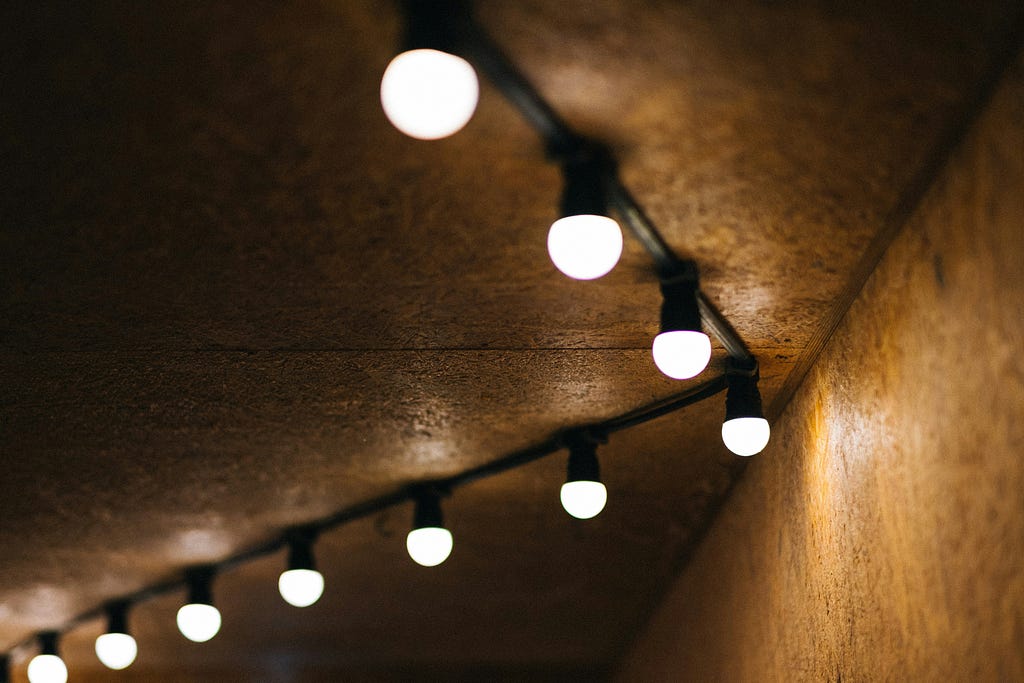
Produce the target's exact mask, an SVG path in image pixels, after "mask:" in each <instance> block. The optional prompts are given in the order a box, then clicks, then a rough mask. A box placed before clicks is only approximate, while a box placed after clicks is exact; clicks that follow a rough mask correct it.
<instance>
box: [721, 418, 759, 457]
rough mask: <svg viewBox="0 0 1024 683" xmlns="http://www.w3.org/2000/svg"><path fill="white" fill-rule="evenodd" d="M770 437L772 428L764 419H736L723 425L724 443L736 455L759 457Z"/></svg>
mask: <svg viewBox="0 0 1024 683" xmlns="http://www.w3.org/2000/svg"><path fill="white" fill-rule="evenodd" d="M770 436H771V427H770V426H769V425H768V420H766V419H764V418H763V417H734V418H733V419H731V420H726V421H725V422H723V423H722V441H724V442H725V447H726V448H728V449H729V450H730V451H732V452H733V453H735V454H736V455H757V454H758V453H760V452H761V451H763V450H764V447H765V446H767V445H768V439H769V437H770Z"/></svg>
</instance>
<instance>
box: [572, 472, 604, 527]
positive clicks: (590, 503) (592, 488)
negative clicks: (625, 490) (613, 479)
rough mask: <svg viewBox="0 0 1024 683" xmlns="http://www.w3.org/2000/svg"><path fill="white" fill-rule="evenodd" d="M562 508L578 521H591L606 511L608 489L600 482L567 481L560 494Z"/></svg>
mask: <svg viewBox="0 0 1024 683" xmlns="http://www.w3.org/2000/svg"><path fill="white" fill-rule="evenodd" d="M560 497H561V499H562V507H563V508H565V511H566V512H568V513H569V514H570V515H572V516H573V517H575V518H576V519H590V518H591V517H596V516H597V515H598V514H599V513H600V512H601V510H604V506H605V503H607V502H608V489H606V488H605V485H604V484H602V483H601V482H599V481H567V482H565V483H564V484H562V490H561V492H560Z"/></svg>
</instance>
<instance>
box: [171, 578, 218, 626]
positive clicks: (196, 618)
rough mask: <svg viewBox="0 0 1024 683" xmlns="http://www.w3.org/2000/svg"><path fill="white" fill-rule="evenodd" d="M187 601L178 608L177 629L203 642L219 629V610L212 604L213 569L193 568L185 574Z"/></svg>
mask: <svg viewBox="0 0 1024 683" xmlns="http://www.w3.org/2000/svg"><path fill="white" fill-rule="evenodd" d="M185 578H186V581H187V582H188V603H187V604H185V605H182V606H181V608H180V609H179V610H178V630H179V631H181V635H183V636H185V637H186V638H188V639H189V640H191V641H192V642H194V643H205V642H206V641H208V640H210V639H211V638H213V637H214V636H215V635H217V632H218V631H220V621H221V620H220V611H219V610H218V609H217V608H216V607H214V606H213V594H212V591H211V589H210V584H211V582H212V581H213V570H212V569H209V568H202V569H193V570H190V571H189V572H188V574H187V575H186V577H185Z"/></svg>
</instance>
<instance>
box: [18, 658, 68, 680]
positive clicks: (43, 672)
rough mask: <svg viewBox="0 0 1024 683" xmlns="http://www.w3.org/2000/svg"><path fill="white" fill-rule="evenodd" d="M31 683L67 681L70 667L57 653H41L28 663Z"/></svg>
mask: <svg viewBox="0 0 1024 683" xmlns="http://www.w3.org/2000/svg"><path fill="white" fill-rule="evenodd" d="M28 680H29V681H30V683H67V680H68V667H67V666H66V665H65V664H64V660H63V659H61V658H60V657H58V656H57V655H51V654H41V655H36V656H35V657H33V658H32V661H31V662H29V663H28Z"/></svg>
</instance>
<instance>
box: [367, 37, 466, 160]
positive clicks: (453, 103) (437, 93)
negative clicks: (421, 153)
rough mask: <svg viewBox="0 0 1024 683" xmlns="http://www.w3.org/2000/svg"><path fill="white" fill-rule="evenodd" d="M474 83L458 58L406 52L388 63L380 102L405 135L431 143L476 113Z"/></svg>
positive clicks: (424, 52) (429, 52) (434, 52)
mask: <svg viewBox="0 0 1024 683" xmlns="http://www.w3.org/2000/svg"><path fill="white" fill-rule="evenodd" d="M479 98H480V82H479V81H478V80H477V77H476V71H474V70H473V67H472V66H470V64H469V62H467V61H466V60H465V59H463V58H462V57H457V56H455V55H453V54H449V53H447V52H441V51H440V50H409V51H408V52H403V53H402V54H400V55H398V56H397V57H395V58H394V59H392V60H391V63H390V64H388V68H387V69H386V70H385V71H384V77H383V78H382V79H381V81H380V102H381V105H382V106H383V107H384V113H385V114H386V115H387V117H388V120H389V121H391V123H392V124H393V125H394V126H395V128H397V129H398V130H400V131H402V132H403V133H405V134H406V135H408V136H410V137H414V138H418V139H420V140H437V139H439V138H446V137H448V136H449V135H451V134H453V133H456V132H458V131H459V130H461V129H462V127H463V126H465V125H466V123H468V122H469V119H470V118H471V117H472V116H473V112H474V111H475V110H476V103H477V100H478V99H479Z"/></svg>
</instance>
